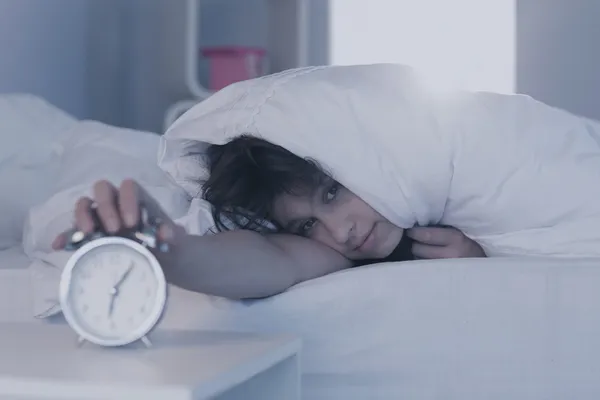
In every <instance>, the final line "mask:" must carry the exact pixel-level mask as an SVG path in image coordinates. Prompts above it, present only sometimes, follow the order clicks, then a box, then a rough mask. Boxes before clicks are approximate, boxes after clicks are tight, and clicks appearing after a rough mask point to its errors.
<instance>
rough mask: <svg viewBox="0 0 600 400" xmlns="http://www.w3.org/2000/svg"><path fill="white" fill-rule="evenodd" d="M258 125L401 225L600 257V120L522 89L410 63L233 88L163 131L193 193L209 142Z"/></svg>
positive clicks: (172, 165) (502, 247) (495, 249)
mask: <svg viewBox="0 0 600 400" xmlns="http://www.w3.org/2000/svg"><path fill="white" fill-rule="evenodd" d="M241 134H251V135H256V136H259V137H262V138H264V139H266V140H269V141H271V142H273V143H276V144H279V145H281V146H283V147H285V148H287V149H288V150H290V151H292V152H293V153H295V154H298V155H301V156H307V157H311V158H313V159H315V160H317V161H319V162H321V163H322V164H323V165H324V166H325V167H326V168H327V169H328V170H329V171H331V172H332V173H333V175H334V176H335V178H337V179H338V180H339V181H340V182H341V183H343V184H344V185H345V186H347V187H348V188H349V189H351V190H352V191H354V192H355V193H356V194H357V195H359V196H360V197H362V198H363V199H364V200H366V201H367V202H368V203H370V204H371V205H372V206H373V207H374V208H375V209H377V210H378V211H380V212H381V213H382V214H383V215H384V216H386V217H387V218H388V219H389V220H390V221H392V222H394V223H395V224H397V225H398V226H401V227H404V228H408V227H411V226H413V225H415V224H420V225H426V224H446V225H452V226H455V227H457V228H459V229H460V230H462V231H463V232H464V233H465V234H466V235H468V236H469V237H471V238H473V239H474V240H476V241H477V242H479V243H480V244H481V245H482V246H483V248H484V249H485V251H486V253H487V254H488V255H490V256H500V255H503V256H504V255H545V256H574V257H580V256H598V255H600V201H599V200H600V124H598V123H596V122H592V121H589V120H586V119H583V118H579V117H577V116H575V115H572V114H570V113H567V112H565V111H562V110H559V109H555V108H552V107H549V106H547V105H545V104H543V103H540V102H538V101H535V100H534V99H532V98H530V97H527V96H522V95H513V96H509V95H499V94H493V93H467V92H445V93H443V92H435V91H431V90H429V89H428V88H427V87H426V86H424V85H423V84H422V83H421V81H420V80H419V79H418V76H417V75H416V74H415V73H414V72H413V71H412V70H410V69H409V68H406V67H403V66H399V65H368V66H350V67H316V68H315V67H312V68H302V69H297V70H292V71H287V72H284V73H281V74H277V75H272V76H268V77H264V78H260V79H257V80H252V81H246V82H242V83H238V84H235V85H232V86H230V87H228V88H226V89H225V90H222V91H221V92H219V93H217V94H215V95H214V96H212V97H211V98H209V99H208V100H206V101H204V102H202V103H200V104H198V105H197V106H195V107H194V108H192V109H191V110H190V111H189V112H187V113H186V114H185V115H183V116H182V117H181V118H180V119H179V120H178V121H177V122H175V124H174V125H173V126H172V127H171V128H170V129H169V130H168V131H167V133H166V134H165V135H164V136H163V142H162V150H161V151H162V152H161V154H160V156H159V163H160V166H161V167H162V168H163V169H164V170H165V171H167V172H168V173H169V174H170V175H171V176H173V177H174V178H175V180H176V181H177V182H178V183H179V184H180V185H182V186H183V187H184V188H186V189H187V190H188V192H189V193H190V194H191V195H193V196H198V195H199V192H200V183H199V182H200V181H201V178H202V177H205V176H206V170H205V169H204V168H203V167H202V160H201V157H200V156H199V155H198V154H201V153H202V149H203V148H204V147H205V143H224V142H226V141H228V140H229V139H230V138H232V137H235V136H238V135H241Z"/></svg>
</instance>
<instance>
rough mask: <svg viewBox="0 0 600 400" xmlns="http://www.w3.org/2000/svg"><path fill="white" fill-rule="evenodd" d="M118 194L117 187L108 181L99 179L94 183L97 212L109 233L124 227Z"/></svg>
mask: <svg viewBox="0 0 600 400" xmlns="http://www.w3.org/2000/svg"><path fill="white" fill-rule="evenodd" d="M117 196H118V193H117V189H116V188H115V187H114V186H113V185H112V184H111V183H110V182H108V181H98V182H96V184H95V185H94V200H95V203H96V213H97V215H98V218H99V219H100V223H101V224H102V227H103V228H104V229H105V230H106V231H107V232H108V233H116V232H118V231H119V230H120V229H121V228H122V221H121V215H120V212H119V207H118V206H117V199H118V197H117ZM90 215H91V213H90Z"/></svg>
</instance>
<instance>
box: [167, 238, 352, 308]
mask: <svg viewBox="0 0 600 400" xmlns="http://www.w3.org/2000/svg"><path fill="white" fill-rule="evenodd" d="M177 243H178V244H177V246H175V247H174V248H173V249H172V251H171V252H169V253H168V254H166V255H164V256H161V264H162V265H163V268H164V270H165V275H166V277H167V280H168V281H169V282H170V283H172V284H174V285H176V286H179V287H181V288H183V289H187V290H191V291H195V292H201V293H206V294H211V295H216V296H222V297H228V298H232V299H244V298H261V297H267V296H272V295H275V294H278V293H281V292H283V291H285V290H286V289H288V288H289V287H291V286H292V285H294V284H296V283H298V282H301V281H304V280H307V279H311V278H315V277H318V276H321V275H324V274H326V273H329V272H332V271H334V270H338V269H341V268H344V267H346V266H348V265H349V262H348V261H347V260H345V259H344V258H342V257H341V256H339V255H338V254H337V253H335V254H332V253H331V251H330V250H328V249H324V248H322V247H321V246H318V245H316V244H314V243H311V242H309V241H308V240H305V239H303V238H297V237H290V236H287V235H268V236H265V235H261V234H259V233H256V232H253V231H244V230H240V231H230V232H222V233H218V234H215V235H208V236H194V235H187V234H181V236H180V237H179V238H178V239H177ZM307 253H308V254H307Z"/></svg>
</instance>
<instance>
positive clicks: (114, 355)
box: [0, 324, 300, 400]
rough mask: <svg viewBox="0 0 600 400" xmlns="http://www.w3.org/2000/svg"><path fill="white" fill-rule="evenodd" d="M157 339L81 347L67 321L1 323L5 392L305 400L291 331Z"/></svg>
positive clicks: (13, 395) (1, 394)
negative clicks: (288, 334)
mask: <svg viewBox="0 0 600 400" xmlns="http://www.w3.org/2000/svg"><path fill="white" fill-rule="evenodd" d="M150 339H151V341H152V343H153V347H151V348H149V349H146V348H144V347H143V346H142V345H141V343H138V344H136V346H133V347H135V348H132V347H130V348H114V349H105V348H98V347H95V346H93V345H92V344H90V343H85V344H83V345H82V346H81V347H77V341H76V337H75V335H74V333H73V332H72V331H71V330H70V329H69V328H68V327H67V326H65V325H60V326H58V325H39V324H0V399H13V400H15V399H18V400H24V399H27V400H33V399H36V400H38V399H53V400H58V399H61V400H67V399H79V400H84V399H94V400H99V399H127V400H132V399H144V400H154V399H156V400H158V399H161V400H163V399H164V400H183V399H185V400H188V399H219V400H237V399H244V400H255V399H256V400H271V399H272V400H275V399H276V400H288V399H289V400H299V399H300V375H299V374H300V372H299V351H300V341H299V340H298V339H296V338H292V337H283V336H276V337H267V336H259V335H251V334H240V333H227V332H202V331H157V332H154V333H153V334H152V335H151V336H150Z"/></svg>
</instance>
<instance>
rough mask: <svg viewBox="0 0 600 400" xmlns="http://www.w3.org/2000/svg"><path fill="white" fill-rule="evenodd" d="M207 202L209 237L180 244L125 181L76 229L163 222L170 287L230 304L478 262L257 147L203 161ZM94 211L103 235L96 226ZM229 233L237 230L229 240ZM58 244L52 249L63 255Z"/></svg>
mask: <svg viewBox="0 0 600 400" xmlns="http://www.w3.org/2000/svg"><path fill="white" fill-rule="evenodd" d="M207 156H208V157H207V162H208V166H209V169H210V178H209V179H208V181H207V182H205V183H204V198H205V199H206V200H207V201H208V202H209V203H211V204H212V205H213V217H214V219H215V221H216V229H217V231H218V232H216V234H215V235H206V236H196V235H190V234H187V233H186V232H185V231H184V229H183V228H182V227H180V226H177V225H176V224H175V223H174V222H173V221H172V220H170V219H169V218H168V216H167V215H166V214H165V213H164V212H163V211H162V210H160V207H159V206H158V205H157V203H156V202H155V201H154V200H153V199H152V198H151V197H150V196H148V194H147V193H146V192H145V191H144V190H143V188H142V187H140V186H139V185H138V184H137V183H136V182H134V181H131V180H126V181H124V182H123V183H122V184H121V186H120V187H119V188H116V187H114V186H113V185H111V184H110V183H109V182H106V181H101V182H97V183H96V184H95V186H94V196H93V199H92V198H87V197H84V198H81V199H79V201H78V202H77V205H76V207H75V223H76V226H77V228H78V229H80V230H83V231H84V232H88V233H89V232H92V231H93V230H94V229H96V228H102V229H105V230H106V231H107V232H109V233H112V234H117V233H118V234H126V231H127V229H131V228H133V227H135V226H137V224H138V223H139V214H140V212H139V205H140V204H144V206H145V207H146V208H147V209H148V211H149V212H150V214H152V215H153V216H155V217H158V218H160V219H161V220H162V221H164V222H163V223H162V225H161V228H160V230H159V236H160V239H161V240H162V241H164V242H166V243H168V244H169V247H170V251H169V252H168V253H164V254H163V253H159V254H157V257H158V258H159V261H160V262H161V265H163V268H164V271H165V275H166V277H167V279H168V280H169V281H170V282H171V283H173V284H175V285H177V286H180V287H182V288H184V289H188V290H192V291H197V292H202V293H207V294H212V295H218V296H223V297H229V298H234V299H244V298H260V297H267V296H271V295H275V294H278V293H281V292H283V291H285V290H286V289H288V288H289V287H291V286H293V285H295V284H297V283H300V282H303V281H306V280H309V279H314V278H317V277H320V276H323V275H326V274H329V273H332V272H335V271H339V270H342V269H345V268H349V267H352V266H358V265H365V264H371V263H374V262H384V261H404V260H409V259H413V258H415V257H416V258H425V259H434V258H456V257H485V254H484V252H483V250H482V249H481V247H480V246H479V245H478V244H477V243H475V242H474V241H472V240H470V239H469V238H467V237H466V236H464V235H463V234H462V233H461V232H460V231H458V230H456V229H454V228H450V227H414V228H412V229H409V230H406V231H405V230H403V229H402V228H400V227H397V226H394V225H393V224H391V223H390V222H389V221H387V220H386V219H385V218H384V217H383V216H382V215H381V214H379V213H378V212H377V211H375V210H374V209H373V208H372V207H370V206H369V205H368V204H366V203H365V202H364V201H363V200H362V199H360V198H359V197H357V196H356V195H355V194H353V193H352V192H350V191H349V190H347V189H346V188H344V187H343V186H341V185H340V184H339V183H338V182H336V181H335V180H334V179H333V178H332V177H330V176H329V175H327V174H326V173H325V172H324V171H322V170H321V169H320V168H319V166H318V165H317V164H316V163H315V162H313V161H310V160H305V159H302V158H300V157H297V156H295V155H294V154H292V153H290V152H289V151H287V150H285V149H283V148H282V147H279V146H276V145H273V144H270V143H268V142H266V141H263V140H261V139H257V138H252V137H244V136H242V137H239V138H236V139H234V140H232V141H231V142H229V143H227V144H225V145H222V146H216V145H215V146H212V147H210V148H209V150H208V153H207ZM94 203H95V204H96V207H97V213H98V216H99V220H100V222H101V224H102V226H101V227H95V226H94V222H93V221H94V219H93V218H92V215H91V212H90V210H91V206H92V204H94ZM231 227H236V228H241V229H236V230H230V229H229V228H231ZM65 243H66V238H65V235H64V234H63V235H60V236H59V237H57V238H56V240H55V241H54V243H53V247H54V248H55V249H60V248H63V247H64V245H65Z"/></svg>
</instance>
